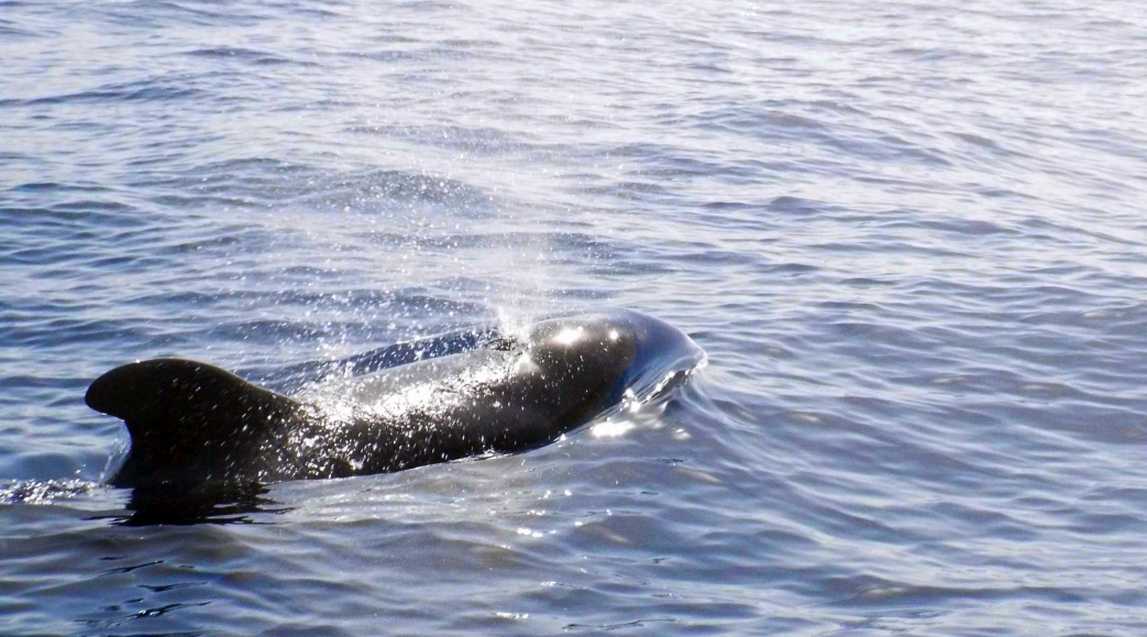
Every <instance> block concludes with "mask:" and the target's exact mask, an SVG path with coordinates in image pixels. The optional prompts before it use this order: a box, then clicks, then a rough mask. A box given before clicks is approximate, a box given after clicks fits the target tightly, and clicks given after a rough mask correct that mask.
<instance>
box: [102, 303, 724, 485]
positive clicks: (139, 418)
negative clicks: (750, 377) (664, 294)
mask: <svg viewBox="0 0 1147 637" xmlns="http://www.w3.org/2000/svg"><path fill="white" fill-rule="evenodd" d="M416 349H417V348H413V347H411V346H403V350H404V351H405V350H411V351H415V350H416ZM394 351H396V350H395V348H387V349H385V350H379V352H382V353H383V354H385V355H386V356H387V357H388V360H389V359H390V358H394V356H393V352H394ZM423 351H431V352H433V351H435V350H434V349H433V348H423ZM442 351H444V352H448V353H444V354H443V355H442V357H441V358H438V359H435V360H434V361H430V362H426V361H423V362H414V363H409V364H407V365H399V366H396V367H393V368H391V369H390V373H391V374H392V375H395V376H399V377H401V376H402V375H417V374H422V375H423V376H425V375H426V373H427V372H428V371H429V372H432V373H439V374H441V375H442V377H441V378H439V379H438V381H437V384H432V385H431V386H430V387H431V389H433V390H435V391H434V392H432V393H435V392H436V394H437V395H432V396H430V397H428V398H426V399H424V400H423V401H422V402H419V403H403V407H402V409H400V410H395V409H393V408H392V409H367V408H364V409H359V410H356V411H355V413H353V414H352V415H351V416H349V417H342V418H341V419H340V418H337V417H334V416H332V415H330V414H327V413H324V410H323V409H321V408H319V407H316V406H312V405H306V404H303V403H300V402H297V401H296V400H294V399H292V398H288V397H286V396H283V395H280V394H277V393H274V392H272V391H269V390H267V389H264V388H262V387H258V386H256V385H253V384H251V383H249V382H247V381H245V380H243V379H241V378H239V377H238V376H235V375H233V374H231V373H229V372H226V371H224V370H222V369H219V368H217V367H214V366H211V365H208V364H205V363H199V362H195V361H188V360H182V359H157V360H149V361H144V362H140V363H131V364H128V365H124V366H122V367H118V368H116V369H113V370H111V371H109V372H107V373H106V374H104V375H102V376H101V377H99V378H98V379H96V380H95V381H94V382H93V383H92V385H91V387H89V389H88V392H87V395H86V401H87V403H88V405H89V406H91V407H92V408H93V409H95V410H97V411H100V412H103V413H106V414H109V415H112V416H116V417H118V418H121V419H122V420H123V421H124V423H125V424H126V425H127V428H128V431H129V433H130V435H131V439H132V447H131V451H130V452H129V454H128V457H127V459H126V460H125V462H124V464H123V466H122V467H121V468H120V470H119V471H118V472H117V474H116V475H115V476H114V478H113V479H112V483H113V484H115V485H118V486H135V485H142V484H151V485H155V484H194V483H200V482H206V481H231V482H244V481H258V482H265V481H277V480H284V479H300V478H324V477H341V476H346V475H354V474H365V473H379V472H386V471H395V470H399V469H405V468H410V467H414V466H419V465H424V464H430V463H434V462H442V461H446V460H452V459H456V458H461V457H465V456H470V455H475V454H480V453H484V452H489V451H496V452H515V451H521V450H524V449H529V448H532V447H536V446H539V445H542V444H546V443H548V442H550V441H552V440H554V439H555V438H557V437H558V436H560V435H561V434H563V433H565V432H567V431H569V430H571V429H573V428H576V427H578V426H580V425H582V424H584V423H586V422H588V421H590V420H592V419H593V418H594V417H595V416H597V415H598V414H600V413H602V412H603V411H605V410H607V409H609V408H610V407H612V406H614V405H616V404H617V403H618V402H619V401H620V400H621V399H622V396H623V395H625V394H626V393H627V390H634V391H642V390H643V389H644V388H647V387H651V386H652V385H653V384H654V382H655V381H656V380H657V379H658V378H664V377H666V376H667V375H670V374H672V373H675V372H681V371H687V370H690V369H692V368H693V367H695V366H696V365H697V364H698V363H699V362H700V361H701V360H702V359H703V356H704V355H703V353H702V352H701V350H700V349H699V348H697V346H696V345H695V344H693V342H692V341H691V340H690V339H689V338H688V337H687V336H685V335H684V334H682V333H681V332H680V331H678V330H676V329H675V328H673V327H671V326H669V325H667V324H665V323H663V322H661V321H658V320H656V319H653V318H650V317H647V316H644V315H641V314H637V313H635V312H614V313H609V314H600V315H592V316H579V317H569V318H559V319H551V320H547V321H542V322H540V323H538V324H536V325H534V326H533V327H532V328H530V329H529V330H528V332H527V333H525V334H522V335H502V336H501V337H490V335H489V334H488V333H487V335H486V336H484V337H483V338H481V339H475V340H474V347H473V348H472V349H470V350H469V351H460V352H459V351H449V350H442ZM353 360H354V362H355V365H356V366H359V367H362V368H364V369H371V370H375V369H378V368H379V367H385V361H384V363H383V364H380V365H376V364H374V363H372V359H371V358H370V356H369V355H360V356H357V357H354V359H353ZM399 360H402V359H399ZM438 361H441V363H439V362H438ZM479 365H483V366H486V367H487V368H488V367H490V366H491V365H493V368H494V369H495V371H497V372H498V373H496V374H493V375H492V376H491V375H490V374H488V373H487V374H486V375H487V376H490V377H489V378H488V379H486V380H483V381H481V382H474V381H470V380H467V381H466V382H461V381H459V380H458V379H459V378H463V377H467V375H468V374H469V375H472V374H470V372H472V371H473V368H475V367H477V366H479ZM487 372H488V369H487ZM424 393H425V392H424ZM384 398H385V397H384ZM303 441H305V444H303Z"/></svg>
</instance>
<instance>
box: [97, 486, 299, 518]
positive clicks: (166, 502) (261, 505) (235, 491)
mask: <svg viewBox="0 0 1147 637" xmlns="http://www.w3.org/2000/svg"><path fill="white" fill-rule="evenodd" d="M268 492H269V488H268V487H267V486H266V485H263V484H259V483H257V482H244V483H211V484H198V485H194V486H174V487H173V486H171V485H163V486H147V487H136V488H135V489H133V490H132V493H131V498H130V499H129V500H128V503H127V512H126V513H115V514H112V515H101V516H96V517H95V518H93V519H103V520H106V519H110V520H112V521H113V523H114V524H118V525H122V526H154V525H158V524H171V525H189V524H268V523H269V522H268V521H267V520H263V519H257V518H256V517H255V516H254V514H272V515H274V514H282V513H287V512H288V511H291V510H292V508H293V507H289V506H285V505H282V504H280V503H278V502H275V501H274V500H272V499H271V498H269V497H267V493H268Z"/></svg>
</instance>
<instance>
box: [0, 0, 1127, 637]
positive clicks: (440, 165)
mask: <svg viewBox="0 0 1147 637" xmlns="http://www.w3.org/2000/svg"><path fill="white" fill-rule="evenodd" d="M502 4H504V5H508V4H512V3H502ZM1145 34H1147V12H1145V11H1144V9H1143V7H1142V6H1141V5H1140V4H1138V3H1135V2H1130V1H1126V0H1124V1H1112V2H1099V3H1094V2H1084V1H1082V0H1061V1H1054V2H1052V1H1048V2H1039V1H1029V2H1014V3H997V2H988V1H984V0H970V1H967V2H958V3H957V2H950V3H942V2H935V3H932V2H881V3H869V2H860V1H845V0H841V1H836V2H782V3H752V2H706V3H682V4H671V5H664V6H661V5H658V4H656V3H652V4H646V3H636V2H628V3H614V2H577V3H565V2H555V1H553V0H539V1H536V2H530V3H525V4H524V5H523V6H520V7H517V8H509V7H508V6H498V5H497V4H495V3H479V2H471V1H469V0H462V1H437V0H415V1H407V2H390V3H368V2H356V1H352V0H346V1H343V0H326V1H320V0H316V1H313V2H311V1H306V2H304V1H302V0H262V1H252V2H230V1H228V2H207V1H202V2H200V1H195V0H178V1H154V0H122V1H114V2H113V1H100V2H81V1H78V0H77V1H63V0H26V1H25V0H0V388H2V390H0V432H2V433H0V491H2V493H3V495H0V633H2V634H5V635H8V634H13V635H17V634H24V635H31V634H43V635H62V634H82V635H142V634H149V635H159V634H179V635H221V634H235V635H248V634H259V633H265V634H273V635H289V634H344V635H365V634H440V635H441V634H476V633H485V634H506V635H510V634H519V635H538V634H562V633H569V634H597V633H605V632H609V633H613V634H622V635H625V634H659V635H660V634H764V633H784V634H796V635H837V634H839V635H846V634H847V635H889V634H912V635H925V634H932V635H998V634H1012V635H1040V636H1047V635H1069V634H1077V635H1078V634H1106V635H1114V634H1126V635H1135V634H1145V633H1147V568H1145V567H1147V462H1145V461H1144V460H1145V458H1147V215H1145V213H1144V202H1145V201H1147V161H1145V156H1147V151H1144V149H1145V148H1147V119H1145V118H1144V107H1145V106H1147V79H1145V78H1147V35H1145ZM604 307H622V308H633V309H637V310H640V311H642V312H646V313H649V314H652V315H655V316H658V317H660V318H662V319H664V320H666V321H669V322H671V323H672V324H674V325H676V326H677V327H679V328H680V329H682V330H683V331H685V332H687V333H688V334H689V335H691V336H692V338H693V339H694V340H695V341H696V342H697V343H698V344H699V345H701V346H702V347H703V348H704V349H705V350H706V352H707V353H708V357H709V365H708V367H707V368H705V369H704V370H703V371H702V372H700V373H699V374H698V375H696V376H695V377H694V378H693V379H692V381H691V382H690V383H689V384H687V385H686V386H684V387H683V388H681V389H680V390H679V391H678V392H677V394H676V395H675V396H674V398H673V399H672V400H671V401H669V402H668V403H665V404H663V405H662V406H661V408H657V409H648V410H643V411H639V412H637V413H634V414H631V415H629V416H625V417H624V418H621V419H614V420H612V421H609V422H598V423H594V424H591V425H590V426H588V427H586V428H583V429H581V430H579V431H577V432H575V433H573V434H571V435H569V436H567V437H566V438H565V439H564V440H562V441H560V442H558V443H556V444H553V445H550V446H548V447H545V448H542V449H538V450H535V451H532V452H529V453H525V454H520V455H513V456H502V457H495V458H488V459H483V460H471V461H460V462H454V463H450V464H444V465H436V466H429V467H423V468H419V469H415V470H410V471H406V472H401V473H395V474H388V475H376V476H366V477H357V478H350V479H344V480H331V481H321V480H320V481H309V482H288V483H280V484H272V485H268V486H267V487H266V488H265V490H263V491H262V492H255V493H246V494H240V495H239V496H237V497H236V500H237V502H231V503H228V502H225V501H224V502H220V503H219V504H218V506H217V507H216V508H215V509H211V510H206V511H199V512H191V513H194V515H189V517H190V518H193V519H191V520H190V521H196V520H198V521H199V523H197V524H174V523H171V522H172V520H167V522H168V523H164V524H147V522H149V521H150V522H155V521H160V522H163V521H165V520H164V519H159V520H140V519H138V518H133V512H136V513H138V511H137V508H136V505H135V504H133V497H138V495H137V494H133V493H132V492H131V491H130V490H125V489H114V488H111V487H108V486H105V485H104V484H103V481H104V480H106V479H107V478H108V477H109V476H110V474H111V471H112V470H114V468H115V463H116V462H118V461H119V459H121V458H122V456H123V454H124V452H125V448H126V445H127V438H126V434H125V432H124V430H123V426H122V424H121V423H119V422H118V421H116V420H114V419H112V418H109V417H105V416H102V415H99V414H96V413H95V412H92V411H90V410H89V409H87V408H86V407H85V406H84V404H83V399H82V397H83V392H84V390H85V388H86V386H87V384H88V383H89V382H90V381H91V380H92V379H93V378H94V377H95V376H97V375H98V374H100V373H101V372H103V371H105V370H107V369H109V368H111V367H113V366H115V365H118V364H121V363H124V362H127V361H130V360H135V359H141V358H149V357H155V356H163V355H176V356H186V357H194V358H198V359H202V360H208V361H211V362H214V363H216V364H218V365H221V366H223V367H226V368H229V369H236V370H239V372H240V373H241V374H243V375H245V376H247V377H248V378H273V377H275V375H276V374H278V373H279V372H282V371H284V370H288V369H294V368H295V367H294V366H298V365H300V364H304V363H313V362H320V361H326V360H333V359H337V358H339V357H343V356H348V355H352V354H355V353H356V352H362V351H366V350H369V349H372V348H375V347H379V346H384V345H387V344H391V343H396V342H401V341H405V340H410V339H413V338H419V337H423V336H427V335H434V334H440V333H446V332H451V331H456V330H465V329H468V328H470V327H474V326H478V325H491V324H501V325H521V324H524V323H526V322H528V321H530V320H532V319H533V318H536V317H539V316H546V315H552V314H557V313H564V312H574V311H580V310H591V311H593V310H597V309H600V308H604ZM173 506H174V507H176V508H178V507H180V506H182V505H179V504H173ZM177 513H178V511H177ZM175 520H178V516H176V518H175ZM184 521H187V520H184Z"/></svg>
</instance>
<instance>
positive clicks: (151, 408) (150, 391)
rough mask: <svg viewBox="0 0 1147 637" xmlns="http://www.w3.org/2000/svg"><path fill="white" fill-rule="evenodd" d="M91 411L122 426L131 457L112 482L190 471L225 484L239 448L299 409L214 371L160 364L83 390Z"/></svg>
mask: <svg viewBox="0 0 1147 637" xmlns="http://www.w3.org/2000/svg"><path fill="white" fill-rule="evenodd" d="M84 400H85V401H86V402H87V404H88V406H89V407H91V408H92V409H95V410H96V411H99V412H103V413H105V414H108V415H110V416H116V417H117V418H121V419H123V421H124V423H125V424H126V425H127V429H128V432H129V433H130V434H131V444H132V448H131V453H130V455H129V456H128V460H127V462H126V463H125V466H124V468H123V469H121V471H120V473H119V475H118V476H117V478H116V480H115V482H117V483H126V482H128V481H129V480H130V481H136V480H139V479H147V478H149V477H156V478H157V479H160V478H163V477H164V476H178V475H179V474H180V473H181V472H185V471H186V470H188V469H190V468H194V469H195V470H196V471H197V472H205V473H208V474H214V475H215V476H216V477H220V478H223V477H226V476H228V475H229V474H231V473H232V471H231V466H232V465H234V464H236V461H238V460H240V456H241V454H242V453H243V451H244V449H246V448H248V447H250V446H251V445H252V444H255V443H258V442H259V441H264V440H266V439H267V436H268V434H269V430H270V429H271V428H272V427H274V426H276V425H277V424H279V423H282V422H284V421H285V420H287V419H289V418H291V417H292V415H293V414H295V413H296V412H297V409H298V405H297V404H296V403H295V402H294V401H292V400H291V399H289V398H286V397H285V396H280V395H279V394H276V393H274V392H271V391H268V390H266V389H263V388H261V387H257V386H255V385H252V384H251V383H248V382H247V381H245V380H243V379H241V378H239V377H238V376H235V375H234V374H231V373H230V372H226V371H224V370H222V369H219V368H218V367H215V366H212V365H208V364H206V363H200V362H196V361H190V360H183V359H178V358H161V359H155V360H148V361H143V362H139V363H130V364H128V365H123V366H121V367H117V368H115V369H113V370H111V371H109V372H107V373H105V374H104V375H102V376H100V377H99V378H97V379H96V380H95V381H93V382H92V384H91V386H90V387H88V391H87V394H86V395H85V396H84Z"/></svg>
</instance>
